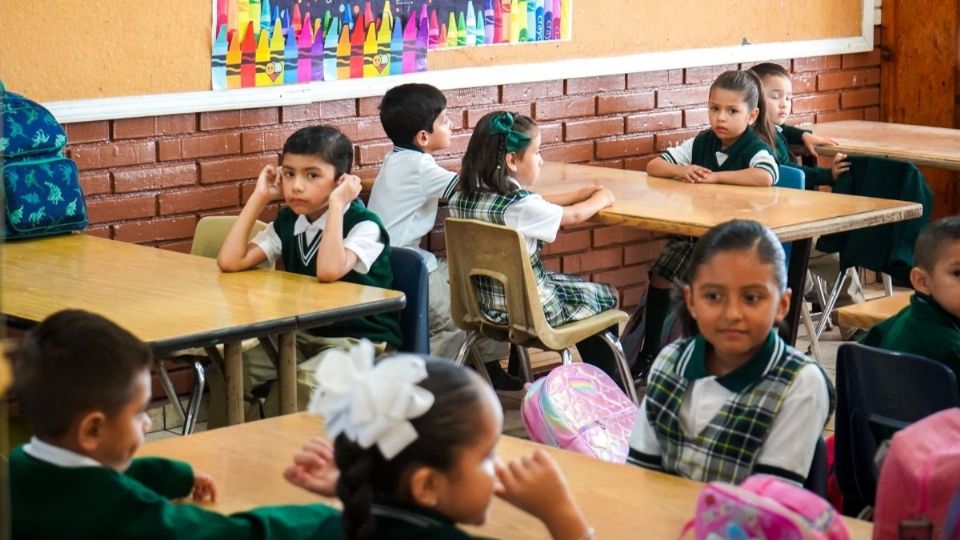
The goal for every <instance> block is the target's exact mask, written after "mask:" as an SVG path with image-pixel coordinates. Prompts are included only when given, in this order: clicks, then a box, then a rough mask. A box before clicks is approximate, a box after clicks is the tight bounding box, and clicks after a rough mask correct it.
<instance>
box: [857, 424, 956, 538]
mask: <svg viewBox="0 0 960 540" xmlns="http://www.w3.org/2000/svg"><path fill="white" fill-rule="evenodd" d="M958 489H960V408H953V409H947V410H944V411H940V412H938V413H936V414H933V415H930V416H928V417H926V418H924V419H923V420H920V421H918V422H915V423H913V424H911V425H910V426H907V427H906V428H904V429H902V430H900V431H898V432H897V433H896V434H895V435H894V436H893V439H892V440H891V443H890V451H889V452H888V453H887V457H886V459H885V460H884V462H883V468H882V469H881V470H880V480H879V482H878V483H877V500H876V506H875V509H874V525H873V537H874V539H880V538H883V539H887V538H910V539H924V538H929V539H946V540H954V539H956V538H960V535H958V531H956V530H954V531H953V532H952V534H953V538H947V536H945V529H946V525H947V523H946V521H947V515H948V513H949V508H950V501H951V499H952V497H953V495H954V493H956V492H957V490H958Z"/></svg>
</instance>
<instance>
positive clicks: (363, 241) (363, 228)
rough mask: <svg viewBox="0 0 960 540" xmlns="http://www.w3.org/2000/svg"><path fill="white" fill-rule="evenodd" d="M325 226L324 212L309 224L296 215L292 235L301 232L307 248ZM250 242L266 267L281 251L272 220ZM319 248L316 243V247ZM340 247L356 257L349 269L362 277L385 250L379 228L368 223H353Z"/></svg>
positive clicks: (275, 260) (275, 259) (273, 261)
mask: <svg viewBox="0 0 960 540" xmlns="http://www.w3.org/2000/svg"><path fill="white" fill-rule="evenodd" d="M349 208H350V205H347V206H345V207H344V208H343V212H344V213H346V212H347V210H348V209H349ZM326 225H327V212H324V213H323V214H322V215H321V216H320V217H319V218H317V220H316V221H314V222H313V223H310V220H309V219H307V216H305V215H303V214H300V215H299V216H297V221H296V222H294V224H293V234H294V236H296V235H299V234H301V233H306V235H307V237H306V240H307V245H310V244H312V243H313V239H314V238H316V237H317V234H319V233H320V232H321V231H323V228H324V227H325V226H326ZM251 242H253V243H254V244H256V245H257V247H259V248H260V249H262V250H263V252H264V253H265V254H266V255H267V261H269V264H270V266H273V265H274V264H276V262H277V259H278V258H279V257H280V255H281V253H282V252H283V246H282V245H281V243H280V236H279V235H277V231H276V229H274V228H273V222H272V221H271V222H270V224H269V225H267V228H266V229H264V230H262V231H260V234H258V235H257V236H256V237H254V239H253V240H251ZM319 245H320V244H319V242H318V243H317V247H318V248H319ZM343 247H344V249H349V250H350V251H352V252H354V253H356V254H357V264H355V265H353V268H352V270H353V271H354V272H356V273H358V274H366V273H367V272H369V271H370V267H371V266H373V263H374V261H376V260H377V257H379V256H380V254H381V253H383V248H384V247H385V246H384V244H383V242H381V241H380V227H378V226H377V224H376V223H374V222H372V221H361V222H360V223H357V224H356V225H355V226H354V227H353V228H352V229H350V231H349V232H348V233H347V236H346V237H345V238H344V239H343ZM313 255H314V254H311V258H312V256H313Z"/></svg>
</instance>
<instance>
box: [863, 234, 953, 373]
mask: <svg viewBox="0 0 960 540" xmlns="http://www.w3.org/2000/svg"><path fill="white" fill-rule="evenodd" d="M913 253H914V257H915V258H916V266H915V267H914V268H913V270H911V271H910V282H911V283H912V284H913V288H914V289H916V293H914V295H913V298H911V299H910V305H909V306H907V307H905V308H904V309H903V310H902V311H901V312H900V313H897V314H896V315H894V316H893V317H891V318H889V319H887V320H886V321H883V322H882V323H880V324H878V325H876V326H874V327H873V328H872V329H871V330H870V332H869V333H867V335H866V336H864V338H863V339H862V340H861V341H860V342H861V343H863V344H864V345H871V346H873V347H880V348H883V349H890V350H892V351H898V352H906V353H912V354H918V355H920V356H925V357H927V358H930V359H931V360H936V361H938V362H943V363H944V364H946V365H947V366H948V367H950V369H952V370H953V372H954V373H956V374H957V380H958V381H960V216H951V217H946V218H943V219H941V220H939V221H935V222H933V223H931V224H929V225H927V226H926V227H924V229H923V230H922V231H920V235H919V236H918V237H917V242H916V244H915V246H914V249H913ZM958 384H960V383H958Z"/></svg>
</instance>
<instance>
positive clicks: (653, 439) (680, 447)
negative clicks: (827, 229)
mask: <svg viewBox="0 0 960 540" xmlns="http://www.w3.org/2000/svg"><path fill="white" fill-rule="evenodd" d="M683 297H684V301H685V303H684V307H685V309H686V312H685V313H682V315H683V316H685V317H690V318H692V319H693V322H694V323H695V325H696V327H697V329H698V331H699V333H698V334H697V335H696V336H694V337H690V338H682V339H679V340H677V341H675V342H673V343H671V344H670V345H668V346H667V347H665V348H664V349H663V351H662V352H661V353H660V355H659V356H657V359H656V361H654V363H653V367H652V369H651V372H650V378H649V382H648V384H647V391H646V396H645V397H644V399H643V403H642V404H641V406H640V413H639V414H638V415H637V421H636V425H635V427H634V429H633V435H632V437H631V440H630V455H629V456H628V458H627V459H628V461H629V462H631V463H633V464H635V465H639V466H642V467H646V468H650V469H656V470H663V471H666V472H669V473H672V474H676V475H679V476H683V477H686V478H691V479H693V480H697V481H700V482H711V481H715V480H719V481H723V482H731V483H739V482H740V481H742V480H743V479H745V478H746V477H747V476H750V475H751V474H754V473H768V474H774V475H777V476H780V477H782V478H786V479H788V480H791V481H793V482H796V483H797V484H802V483H803V482H804V480H805V479H806V477H807V473H808V472H809V470H810V464H811V463H812V462H813V455H814V451H815V450H816V446H817V442H818V440H819V439H820V434H821V432H822V431H823V428H824V425H825V424H826V422H827V419H828V418H829V416H830V414H831V412H832V411H833V407H834V392H833V387H832V385H831V384H830V381H829V380H828V379H827V376H826V374H825V373H824V372H823V370H822V369H821V368H820V366H819V365H818V364H817V363H816V362H814V361H812V360H811V359H809V358H807V357H806V356H804V355H802V354H801V353H799V352H797V351H796V350H795V349H794V348H793V347H791V346H789V345H787V344H786V343H785V342H784V341H783V340H782V339H781V338H780V336H778V335H777V332H776V330H775V328H776V325H777V324H778V323H779V322H780V321H781V320H783V318H784V316H785V315H786V314H787V310H788V309H789V307H790V290H789V289H787V270H786V263H785V261H784V254H783V246H782V245H781V244H780V241H779V240H778V239H777V237H776V236H775V235H774V234H773V232H771V231H770V229H767V228H766V227H764V226H763V225H761V224H759V223H757V222H754V221H741V220H735V221H728V222H726V223H722V224H720V225H717V226H716V227H714V228H713V229H711V230H710V231H709V232H707V234H706V235H704V236H703V237H702V238H700V240H699V241H698V242H697V244H696V246H695V247H694V249H693V253H692V254H691V260H690V274H689V284H688V285H686V286H685V287H684V289H683Z"/></svg>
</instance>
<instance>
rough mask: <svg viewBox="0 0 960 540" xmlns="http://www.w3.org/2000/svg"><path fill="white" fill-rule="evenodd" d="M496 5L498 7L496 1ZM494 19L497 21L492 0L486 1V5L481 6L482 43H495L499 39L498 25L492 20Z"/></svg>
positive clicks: (498, 2)
mask: <svg viewBox="0 0 960 540" xmlns="http://www.w3.org/2000/svg"><path fill="white" fill-rule="evenodd" d="M497 5H498V6H499V5H500V1H499V0H497ZM494 17H496V18H497V19H499V18H500V17H499V14H498V13H497V8H495V7H494V3H493V0H487V2H486V5H484V6H483V41H484V43H496V42H497V38H499V37H500V28H499V26H500V23H499V22H498V21H495V20H494Z"/></svg>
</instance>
